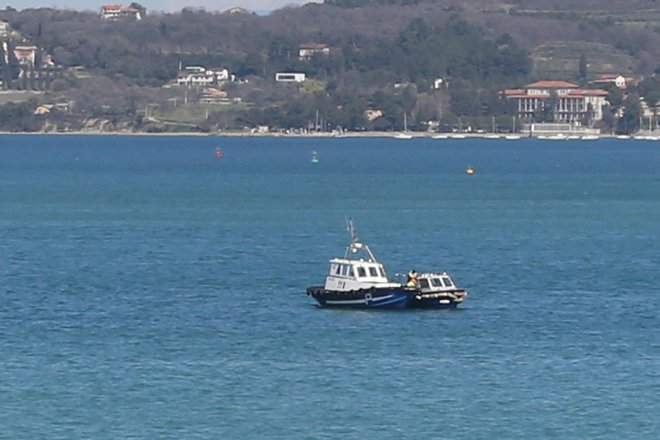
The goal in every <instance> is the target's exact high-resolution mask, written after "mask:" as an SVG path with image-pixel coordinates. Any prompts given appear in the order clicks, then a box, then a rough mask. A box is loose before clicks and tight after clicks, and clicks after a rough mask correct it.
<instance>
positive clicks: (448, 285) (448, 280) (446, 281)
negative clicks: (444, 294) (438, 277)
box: [442, 277, 454, 287]
mask: <svg viewBox="0 0 660 440" xmlns="http://www.w3.org/2000/svg"><path fill="white" fill-rule="evenodd" d="M442 281H443V282H444V283H445V286H446V287H454V283H452V282H451V280H450V279H449V278H448V277H442Z"/></svg>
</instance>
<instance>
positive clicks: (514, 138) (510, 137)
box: [504, 134, 522, 141]
mask: <svg viewBox="0 0 660 440" xmlns="http://www.w3.org/2000/svg"><path fill="white" fill-rule="evenodd" d="M520 138H522V136H520V135H519V134H507V135H506V136H504V139H506V140H507V141H517V140H518V139H520Z"/></svg>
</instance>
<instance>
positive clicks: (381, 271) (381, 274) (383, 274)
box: [378, 267, 385, 278]
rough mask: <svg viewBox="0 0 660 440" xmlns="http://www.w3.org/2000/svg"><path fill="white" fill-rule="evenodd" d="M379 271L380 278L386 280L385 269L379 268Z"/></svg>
mask: <svg viewBox="0 0 660 440" xmlns="http://www.w3.org/2000/svg"><path fill="white" fill-rule="evenodd" d="M378 270H379V271H380V276H381V277H383V278H385V271H384V270H383V268H382V267H379V268H378Z"/></svg>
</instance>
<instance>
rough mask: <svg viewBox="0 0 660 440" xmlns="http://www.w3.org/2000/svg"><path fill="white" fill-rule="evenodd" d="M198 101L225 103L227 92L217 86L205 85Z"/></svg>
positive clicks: (226, 101) (227, 101) (203, 102)
mask: <svg viewBox="0 0 660 440" xmlns="http://www.w3.org/2000/svg"><path fill="white" fill-rule="evenodd" d="M199 102H201V103H202V104H227V103H229V99H228V98H227V92H225V91H224V90H221V89H219V88H217V87H206V88H205V89H204V90H202V93H201V96H200V98H199Z"/></svg>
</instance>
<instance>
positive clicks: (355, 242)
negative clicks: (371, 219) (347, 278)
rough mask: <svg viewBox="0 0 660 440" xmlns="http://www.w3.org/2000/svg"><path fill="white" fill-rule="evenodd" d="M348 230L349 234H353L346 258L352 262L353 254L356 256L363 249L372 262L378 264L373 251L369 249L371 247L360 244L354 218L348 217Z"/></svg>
mask: <svg viewBox="0 0 660 440" xmlns="http://www.w3.org/2000/svg"><path fill="white" fill-rule="evenodd" d="M346 229H347V230H348V233H349V234H351V244H350V245H349V246H348V247H347V248H346V255H345V256H344V258H346V259H347V260H350V259H351V258H350V256H351V254H356V253H357V252H358V251H359V250H360V249H362V250H364V251H365V252H366V253H367V255H368V256H369V260H370V261H373V262H377V260H376V257H375V256H374V254H372V253H371V249H369V246H367V245H366V244H364V243H362V242H360V239H359V238H358V234H357V231H356V230H355V226H354V225H353V218H352V217H348V218H347V219H346Z"/></svg>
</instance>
